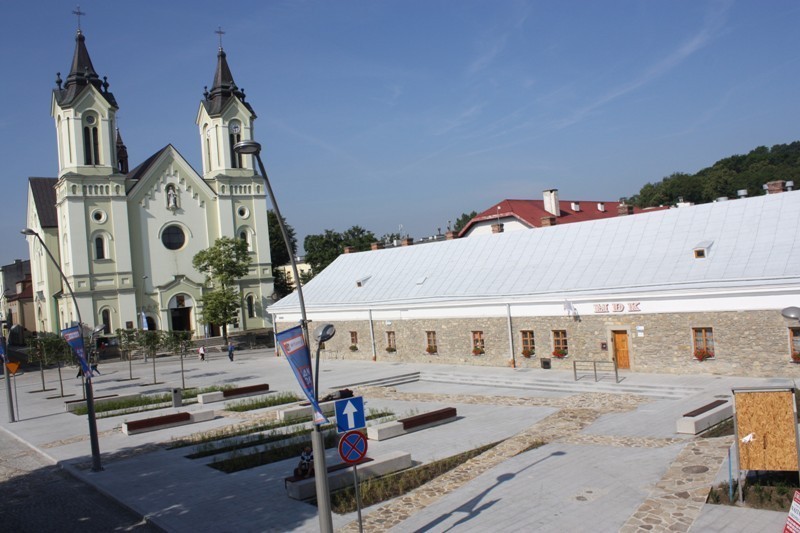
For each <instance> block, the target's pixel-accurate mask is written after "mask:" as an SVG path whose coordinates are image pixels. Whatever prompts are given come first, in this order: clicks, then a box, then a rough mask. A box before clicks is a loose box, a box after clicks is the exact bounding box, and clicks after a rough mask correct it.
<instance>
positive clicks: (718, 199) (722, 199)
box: [714, 196, 728, 202]
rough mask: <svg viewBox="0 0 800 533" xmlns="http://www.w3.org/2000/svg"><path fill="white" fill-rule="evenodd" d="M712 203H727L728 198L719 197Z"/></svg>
mask: <svg viewBox="0 0 800 533" xmlns="http://www.w3.org/2000/svg"><path fill="white" fill-rule="evenodd" d="M714 201H715V202H727V201H728V197H727V196H720V197H719V198H717V199H716V200H714Z"/></svg>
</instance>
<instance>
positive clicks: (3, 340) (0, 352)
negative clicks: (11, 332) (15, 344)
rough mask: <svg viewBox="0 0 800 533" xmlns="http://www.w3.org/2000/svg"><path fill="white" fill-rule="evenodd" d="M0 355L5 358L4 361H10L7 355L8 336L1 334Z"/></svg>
mask: <svg viewBox="0 0 800 533" xmlns="http://www.w3.org/2000/svg"><path fill="white" fill-rule="evenodd" d="M0 357H2V358H3V363H8V358H7V357H6V338H5V337H3V336H2V335H0Z"/></svg>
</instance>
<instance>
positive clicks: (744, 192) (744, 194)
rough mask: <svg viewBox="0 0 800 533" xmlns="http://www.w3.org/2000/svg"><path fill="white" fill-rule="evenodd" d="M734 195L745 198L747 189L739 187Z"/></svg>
mask: <svg viewBox="0 0 800 533" xmlns="http://www.w3.org/2000/svg"><path fill="white" fill-rule="evenodd" d="M736 196H738V197H739V198H747V189H739V190H738V191H736Z"/></svg>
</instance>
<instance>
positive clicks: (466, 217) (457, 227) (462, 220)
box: [453, 211, 478, 233]
mask: <svg viewBox="0 0 800 533" xmlns="http://www.w3.org/2000/svg"><path fill="white" fill-rule="evenodd" d="M476 216H478V212H477V211H472V212H470V213H461V216H460V217H458V218H457V219H456V223H455V224H453V231H454V232H456V233H458V232H459V231H461V230H462V229H464V227H465V226H466V225H467V224H469V221H470V220H472V219H473V218H475V217H476Z"/></svg>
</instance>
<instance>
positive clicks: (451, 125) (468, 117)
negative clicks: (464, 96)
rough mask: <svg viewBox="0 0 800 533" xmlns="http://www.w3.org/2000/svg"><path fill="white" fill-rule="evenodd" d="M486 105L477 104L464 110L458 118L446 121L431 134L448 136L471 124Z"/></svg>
mask: <svg viewBox="0 0 800 533" xmlns="http://www.w3.org/2000/svg"><path fill="white" fill-rule="evenodd" d="M485 105H486V103H485V102H482V103H480V104H475V105H472V106H470V107H468V108H467V109H464V110H463V111H462V112H461V113H459V114H458V116H456V117H455V118H452V119H449V120H447V121H445V123H444V125H442V126H440V127H439V128H436V129H434V130H433V131H432V132H431V134H432V135H435V136H439V135H446V134H448V133H450V132H452V131H453V130H456V129H458V128H460V127H461V126H463V125H465V124H467V123H469V122H470V121H472V120H473V119H474V118H475V117H476V116H478V115H479V114H480V112H481V109H483V108H484V106H485Z"/></svg>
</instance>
